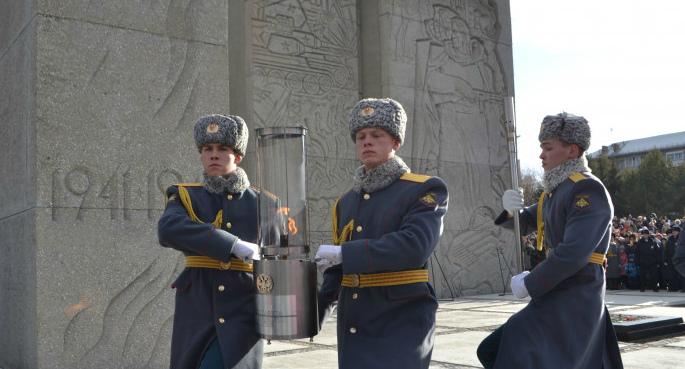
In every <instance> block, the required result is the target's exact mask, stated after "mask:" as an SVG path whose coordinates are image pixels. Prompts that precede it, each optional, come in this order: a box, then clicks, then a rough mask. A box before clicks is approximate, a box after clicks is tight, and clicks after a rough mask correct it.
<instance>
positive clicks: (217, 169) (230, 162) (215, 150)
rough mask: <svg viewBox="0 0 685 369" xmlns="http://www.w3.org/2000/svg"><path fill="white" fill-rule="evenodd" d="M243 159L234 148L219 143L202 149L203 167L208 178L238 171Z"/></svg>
mask: <svg viewBox="0 0 685 369" xmlns="http://www.w3.org/2000/svg"><path fill="white" fill-rule="evenodd" d="M242 159H243V157H242V155H239V154H236V153H235V152H234V151H233V149H232V148H230V147H229V146H226V145H220V144H218V143H212V144H207V145H204V146H202V148H201V149H200V160H201V161H202V167H203V168H204V170H205V173H206V174H207V175H208V176H222V175H225V174H228V173H231V172H233V171H234V170H236V168H237V167H238V164H240V161H241V160H242Z"/></svg>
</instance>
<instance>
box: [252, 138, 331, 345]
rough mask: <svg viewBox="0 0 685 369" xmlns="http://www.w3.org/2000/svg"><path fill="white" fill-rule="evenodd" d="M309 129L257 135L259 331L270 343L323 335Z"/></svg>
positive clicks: (256, 273) (256, 265)
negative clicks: (311, 224)
mask: <svg viewBox="0 0 685 369" xmlns="http://www.w3.org/2000/svg"><path fill="white" fill-rule="evenodd" d="M306 132H307V130H306V129H305V128H304V127H271V128H259V129H257V172H258V178H259V190H260V191H259V246H260V256H261V260H256V261H255V262H254V276H255V284H256V287H257V325H258V331H259V334H260V335H261V336H262V337H263V338H266V339H268V340H271V339H297V338H305V337H310V338H311V337H313V336H315V335H316V334H317V333H318V329H319V328H318V327H319V325H318V311H317V302H316V263H314V262H313V261H311V258H310V255H309V253H310V247H309V237H308V234H309V232H308V224H307V220H308V217H307V185H306V178H307V176H306V171H305V169H306V164H307V163H306V150H305V135H306Z"/></svg>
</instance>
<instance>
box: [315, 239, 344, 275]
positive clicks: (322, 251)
mask: <svg viewBox="0 0 685 369" xmlns="http://www.w3.org/2000/svg"><path fill="white" fill-rule="evenodd" d="M314 261H315V262H316V266H317V267H318V268H319V270H321V271H324V270H326V269H328V268H330V267H332V266H334V265H338V264H340V263H342V247H340V246H336V245H321V246H319V250H318V251H317V252H316V255H315V256H314Z"/></svg>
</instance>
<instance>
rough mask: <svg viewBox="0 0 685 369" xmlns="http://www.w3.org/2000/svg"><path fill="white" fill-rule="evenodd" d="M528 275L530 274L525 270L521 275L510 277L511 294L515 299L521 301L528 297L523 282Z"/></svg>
mask: <svg viewBox="0 0 685 369" xmlns="http://www.w3.org/2000/svg"><path fill="white" fill-rule="evenodd" d="M528 274H530V272H529V271H527V270H526V271H525V272H523V273H521V274H517V275H515V276H513V277H511V293H513V294H514V296H516V298H519V299H522V298H524V297H528V289H526V283H525V282H524V279H526V276H527V275H528Z"/></svg>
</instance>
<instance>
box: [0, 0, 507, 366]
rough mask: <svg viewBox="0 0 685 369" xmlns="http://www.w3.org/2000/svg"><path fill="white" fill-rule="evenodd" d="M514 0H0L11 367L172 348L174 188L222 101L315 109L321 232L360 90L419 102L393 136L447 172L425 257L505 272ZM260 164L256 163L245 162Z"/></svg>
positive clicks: (261, 121)
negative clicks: (167, 207)
mask: <svg viewBox="0 0 685 369" xmlns="http://www.w3.org/2000/svg"><path fill="white" fill-rule="evenodd" d="M508 6H509V4H508V1H506V0H497V1H495V0H453V1H437V0H431V1H411V0H403V1H402V0H395V1H392V0H364V1H354V0H339V1H322V0H308V1H296V0H285V1H262V0H259V1H253V0H250V1H245V0H224V1H222V0H202V1H191V0H161V1H156V2H147V1H140V0H122V1H116V2H112V1H105V0H90V1H86V0H67V1H60V2H49V1H40V0H39V1H34V0H24V1H16V2H5V3H3V4H2V5H0V85H1V86H3V88H2V89H0V137H1V138H0V140H2V143H3V156H2V158H0V169H1V170H2V171H1V173H2V175H1V176H0V184H1V185H2V187H1V188H3V191H2V192H0V202H1V203H2V204H3V206H2V208H0V332H3V333H2V334H0V368H3V369H15V368H41V369H43V368H84V369H85V368H96V367H97V368H165V367H167V365H168V356H169V353H168V350H169V345H170V343H169V340H170V332H171V325H172V318H173V290H171V289H170V288H169V285H170V284H171V282H172V281H173V280H174V278H175V277H176V276H177V275H178V274H179V272H180V271H181V270H182V268H183V259H182V257H181V254H180V253H178V252H176V251H174V250H167V249H164V248H162V247H160V246H159V245H158V243H157V239H156V221H157V219H158V218H159V215H160V214H161V211H162V209H163V206H164V200H163V196H162V191H163V189H164V188H165V187H166V186H167V185H169V184H171V183H174V182H188V181H195V180H197V179H198V178H199V177H200V175H201V168H200V166H199V161H198V155H197V151H196V149H195V148H194V144H193V139H192V135H191V132H192V125H193V123H194V121H195V119H196V118H197V117H199V116H200V115H203V114H206V113H211V112H223V113H229V112H230V113H234V114H239V115H241V116H243V117H245V119H246V121H247V122H248V125H249V126H250V128H251V132H252V137H251V139H250V146H249V150H248V153H247V157H246V161H245V163H246V165H245V166H246V168H247V171H248V173H249V174H254V173H255V172H256V171H255V170H254V164H255V163H254V150H255V147H254V128H258V127H267V126H286V125H302V126H305V127H307V128H308V129H309V135H308V145H309V146H308V160H309V167H308V168H309V190H310V193H311V195H310V198H309V200H310V216H309V218H310V229H311V230H312V233H311V241H312V244H313V245H317V244H319V243H321V242H329V240H330V206H331V204H332V202H333V201H334V199H335V198H336V197H337V196H339V195H340V194H342V193H343V192H344V191H346V190H347V189H348V188H349V187H350V184H351V175H352V172H353V170H354V169H355V168H356V167H357V166H358V165H359V164H358V162H357V160H356V159H355V154H354V146H353V144H352V141H351V140H350V137H349V132H348V129H347V123H346V117H347V112H348V111H349V109H350V108H351V107H352V106H353V105H354V103H355V102H356V101H357V100H358V99H359V98H360V97H366V96H390V97H394V98H395V99H397V100H398V101H400V102H401V103H402V104H403V105H404V107H405V108H406V110H407V113H408V117H409V123H408V128H407V141H406V144H405V145H404V146H403V147H402V148H401V150H400V151H399V155H400V156H402V157H403V158H404V159H405V161H406V162H407V163H408V164H409V165H410V166H411V167H412V169H413V171H414V172H418V173H426V174H431V175H439V176H441V177H443V178H444V179H445V180H446V181H447V183H448V184H449V190H450V195H451V199H450V209H449V212H448V215H447V217H446V219H445V233H444V236H443V239H442V242H441V244H440V246H439V247H438V249H437V250H436V252H435V255H434V256H433V257H432V258H431V260H430V265H429V266H430V268H431V273H432V277H433V282H434V284H435V286H436V289H437V293H438V295H439V296H440V297H442V298H449V297H451V296H457V295H466V294H476V293H489V292H495V291H500V290H501V280H500V266H499V264H498V260H499V258H498V251H497V250H502V251H503V255H502V256H503V259H502V260H501V261H502V268H503V269H504V270H505V277H506V275H507V274H508V273H507V270H506V268H507V267H506V266H505V264H506V265H508V267H509V268H512V269H513V268H514V262H513V258H514V257H513V248H512V247H511V245H512V244H513V235H512V234H511V233H508V232H506V231H502V230H500V229H499V228H496V227H494V226H493V225H492V220H493V218H494V217H495V216H496V214H497V213H499V211H500V209H499V195H500V194H501V192H502V191H503V190H504V189H505V188H507V186H508V185H509V183H510V175H509V167H508V156H507V145H506V136H505V132H504V125H503V100H502V99H503V97H504V96H506V95H509V94H512V93H513V85H512V83H513V82H512V81H513V76H512V61H511V44H510V43H511V36H510V26H509V8H508ZM253 180H254V181H255V182H256V178H253Z"/></svg>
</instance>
